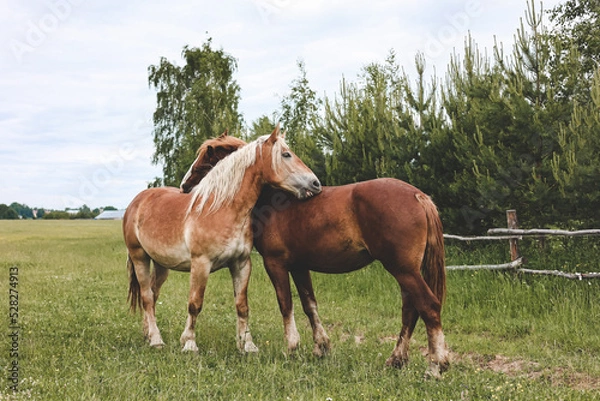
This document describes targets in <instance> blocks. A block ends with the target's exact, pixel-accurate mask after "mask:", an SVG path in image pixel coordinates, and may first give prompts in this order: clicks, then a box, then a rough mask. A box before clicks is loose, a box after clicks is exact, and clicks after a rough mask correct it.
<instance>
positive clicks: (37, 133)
mask: <svg viewBox="0 0 600 401" xmlns="http://www.w3.org/2000/svg"><path fill="white" fill-rule="evenodd" d="M558 3H559V2H558V1H556V0H553V1H545V2H544V6H545V8H546V9H550V8H552V7H554V6H555V5H556V4H558ZM537 4H538V6H539V3H537ZM526 7H527V1H526V0H501V1H497V0H451V1H440V0H406V1H402V0H395V1H394V0H370V1H359V0H345V1H341V0H330V1H318V0H223V1H220V2H217V1H190V0H170V1H168V2H167V1H157V0H144V1H141V0H130V1H122V0H118V1H117V0H104V1H92V0H28V1H22V0H0V203H6V204H10V203H12V202H19V203H25V204H27V205H29V206H31V207H45V208H52V209H64V208H67V207H75V208H76V207H79V206H81V205H83V204H87V205H88V206H90V207H92V208H95V207H100V206H106V205H112V206H116V207H118V208H125V207H126V206H127V205H128V203H129V202H130V201H131V199H132V198H133V197H134V196H135V195H136V194H137V193H138V192H139V191H141V190H143V189H144V188H146V186H147V183H148V181H152V180H153V178H154V177H156V176H159V175H160V172H161V169H160V166H154V165H152V163H151V157H152V153H153V143H152V113H153V111H154V108H155V93H154V92H153V91H152V90H151V89H150V88H149V87H148V83H147V68H148V66H149V65H151V64H156V63H158V62H159V60H160V57H162V56H164V57H166V58H167V59H169V60H170V61H172V62H175V63H177V64H179V65H181V62H182V61H181V57H180V55H181V50H182V48H183V46H184V45H189V46H191V47H198V46H200V45H202V43H204V42H205V41H206V39H207V38H209V37H212V38H213V48H220V47H222V48H223V49H224V50H225V52H227V53H228V54H230V55H232V56H233V57H235V58H236V59H237V61H238V71H237V73H236V79H237V81H238V83H239V85H240V87H241V97H242V99H241V102H240V111H241V112H242V113H243V115H244V118H245V121H246V123H247V124H250V123H251V122H252V121H254V120H255V119H256V118H258V117H260V116H261V115H264V114H266V115H271V114H272V113H273V112H274V111H276V110H277V109H278V106H279V103H280V101H281V97H282V96H285V95H286V94H287V93H288V89H289V86H290V84H291V82H292V80H293V79H294V78H296V77H297V76H298V69H297V66H296V62H297V60H298V59H302V60H304V62H305V64H306V70H307V75H308V79H309V82H310V85H311V87H312V88H313V89H314V90H315V91H317V93H318V94H319V95H320V96H323V95H325V94H326V95H327V96H331V97H332V96H333V95H334V94H335V92H336V91H337V90H338V87H339V83H340V80H341V78H342V77H345V78H346V79H347V80H354V79H355V78H356V76H357V74H358V73H359V72H360V70H361V67H363V66H365V65H366V64H368V63H371V62H382V61H384V60H385V58H386V56H387V55H388V53H389V51H390V49H394V50H395V52H396V54H397V59H398V62H399V64H400V65H402V66H404V68H405V69H406V71H407V73H408V74H409V76H410V78H411V79H414V78H415V74H414V68H413V65H414V57H415V54H416V53H417V52H419V51H420V52H422V53H424V55H425V57H426V61H427V65H428V70H427V71H428V72H429V73H431V72H432V71H433V69H434V67H435V69H436V71H437V75H438V76H441V75H443V74H444V72H445V69H446V66H447V64H448V60H449V56H450V54H451V53H452V52H453V51H454V49H456V51H457V52H458V53H462V47H463V44H464V39H465V36H466V35H467V34H468V32H471V35H472V37H473V38H474V39H475V41H476V42H477V43H478V44H479V46H480V48H487V49H488V50H491V48H492V45H493V41H494V36H496V37H497V39H498V41H499V42H502V43H504V45H505V48H506V51H508V50H510V47H511V46H512V44H513V35H514V34H515V32H516V29H517V27H518V26H519V24H520V18H522V17H523V15H524V13H525V10H526ZM215 134H216V133H215Z"/></svg>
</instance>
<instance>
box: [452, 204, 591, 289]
mask: <svg viewBox="0 0 600 401" xmlns="http://www.w3.org/2000/svg"><path fill="white" fill-rule="evenodd" d="M506 221H507V226H508V228H492V229H489V230H488V235H486V236H473V237H464V236H460V235H451V234H444V238H445V239H453V240H458V241H506V240H508V244H509V247H510V259H511V261H510V262H509V263H503V264H498V265H458V266H446V269H447V270H478V269H487V270H510V271H514V272H517V273H525V274H540V275H551V276H559V277H564V278H568V279H571V280H582V279H591V278H600V273H565V272H561V271H559V270H534V269H526V268H523V267H520V266H522V265H524V264H525V263H526V259H525V258H524V257H523V256H521V254H520V252H519V243H518V241H519V240H521V239H523V237H525V236H526V237H538V238H545V237H547V236H550V235H561V236H570V237H576V236H594V235H600V230H596V229H594V230H579V231H566V230H546V229H532V230H522V229H519V227H518V220H517V212H516V211H515V210H507V211H506Z"/></svg>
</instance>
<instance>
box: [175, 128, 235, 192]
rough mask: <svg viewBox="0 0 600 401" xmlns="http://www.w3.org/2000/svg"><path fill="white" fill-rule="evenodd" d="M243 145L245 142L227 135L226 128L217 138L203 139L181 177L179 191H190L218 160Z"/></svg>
mask: <svg viewBox="0 0 600 401" xmlns="http://www.w3.org/2000/svg"><path fill="white" fill-rule="evenodd" d="M244 145H246V142H244V141H242V140H241V139H238V138H236V137H234V136H229V135H228V131H227V130H225V132H223V133H222V134H221V135H220V136H218V137H217V138H213V139H208V140H206V141H204V143H203V144H202V146H200V148H199V149H198V154H197V157H196V159H195V160H194V162H193V163H192V165H191V166H190V169H189V170H188V172H187V173H186V174H185V176H184V177H183V181H182V183H183V184H182V187H181V191H182V192H190V191H191V190H192V188H194V187H195V186H196V185H198V183H199V182H200V180H201V179H202V178H204V176H205V175H206V174H208V172H209V171H210V170H211V169H212V168H213V166H214V165H215V164H217V162H218V161H219V160H221V159H222V158H224V157H225V156H227V155H229V154H231V153H233V152H235V151H236V150H238V149H239V148H241V147H242V146H244Z"/></svg>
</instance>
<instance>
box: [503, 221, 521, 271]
mask: <svg viewBox="0 0 600 401" xmlns="http://www.w3.org/2000/svg"><path fill="white" fill-rule="evenodd" d="M506 223H507V225H508V228H511V229H517V228H519V221H518V220H517V211H516V210H507V211H506ZM508 243H509V245H510V260H511V261H513V260H517V259H518V258H519V256H521V255H519V245H518V244H517V239H516V238H514V239H509V240H508Z"/></svg>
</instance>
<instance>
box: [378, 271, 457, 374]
mask: <svg viewBox="0 0 600 401" xmlns="http://www.w3.org/2000/svg"><path fill="white" fill-rule="evenodd" d="M386 269H387V270H388V271H390V272H391V273H392V274H393V275H394V277H395V278H396V280H397V281H398V284H400V288H401V289H402V294H403V296H402V298H403V302H405V300H408V301H409V302H408V305H407V307H406V309H405V308H404V305H403V309H402V312H403V319H402V320H403V330H402V331H401V333H400V337H399V338H398V343H397V344H396V348H395V349H394V351H393V352H392V356H391V357H390V358H389V359H388V360H387V361H386V363H387V364H388V365H391V366H396V367H399V366H402V364H403V363H404V362H405V361H403V360H402V358H403V356H404V355H405V354H404V353H403V350H404V349H408V339H409V338H410V335H409V334H412V330H411V325H412V328H414V324H412V322H413V321H415V324H416V319H415V317H414V311H413V310H412V308H411V306H410V304H411V303H412V305H414V308H415V309H416V310H417V312H418V314H419V316H420V317H421V319H423V322H424V323H425V327H426V329H427V340H428V345H429V356H428V358H429V367H428V369H427V374H428V375H430V376H433V377H440V376H441V373H442V372H444V371H445V370H447V369H448V366H449V359H448V350H447V349H446V343H445V341H444V333H443V331H442V323H441V317H440V314H441V309H442V305H441V303H440V301H439V300H438V299H437V298H436V296H435V295H433V293H432V292H431V290H430V289H429V287H428V286H427V284H426V283H425V280H423V277H422V276H421V274H420V273H419V271H418V270H417V271H415V272H412V273H410V272H408V273H407V272H404V273H395V272H394V269H392V270H390V269H388V267H387V266H386ZM405 312H406V313H407V315H406V316H404V314H405ZM404 326H405V327H406V330H404ZM407 335H408V338H407V339H406V341H403V336H404V337H406V336H407Z"/></svg>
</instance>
